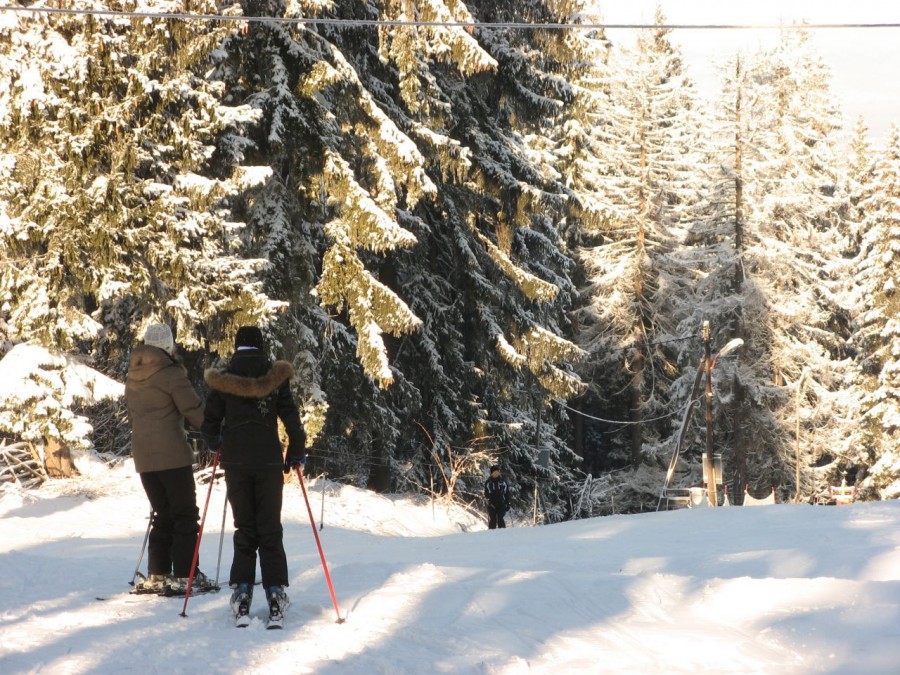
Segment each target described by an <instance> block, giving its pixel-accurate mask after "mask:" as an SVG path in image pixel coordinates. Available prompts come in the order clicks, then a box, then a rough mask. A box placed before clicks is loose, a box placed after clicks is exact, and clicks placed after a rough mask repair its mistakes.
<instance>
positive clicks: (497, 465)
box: [491, 464, 500, 473]
mask: <svg viewBox="0 0 900 675" xmlns="http://www.w3.org/2000/svg"><path fill="white" fill-rule="evenodd" d="M499 470H500V465H499V464H494V465H492V466H491V473H494V472H495V471H499Z"/></svg>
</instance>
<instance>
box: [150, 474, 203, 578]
mask: <svg viewBox="0 0 900 675" xmlns="http://www.w3.org/2000/svg"><path fill="white" fill-rule="evenodd" d="M140 476H141V484H143V486H144V492H146V493H147V499H149V500H150V507H151V508H152V509H153V521H152V523H151V525H150V541H149V547H148V553H147V572H148V574H172V575H174V576H176V577H187V576H190V570H191V560H192V559H193V557H194V548H195V546H196V545H197V531H198V530H199V529H200V526H199V522H200V510H199V509H198V508H197V491H196V488H195V487H194V473H193V471H192V469H191V467H190V466H183V467H179V468H177V469H166V470H165V471H148V472H146V473H142V474H140Z"/></svg>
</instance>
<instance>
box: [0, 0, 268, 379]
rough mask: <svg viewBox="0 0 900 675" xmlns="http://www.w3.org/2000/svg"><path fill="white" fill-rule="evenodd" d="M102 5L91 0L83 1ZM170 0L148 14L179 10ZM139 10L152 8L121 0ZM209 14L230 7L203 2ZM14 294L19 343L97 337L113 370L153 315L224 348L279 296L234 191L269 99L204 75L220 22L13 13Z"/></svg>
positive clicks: (86, 341) (3, 82)
mask: <svg viewBox="0 0 900 675" xmlns="http://www.w3.org/2000/svg"><path fill="white" fill-rule="evenodd" d="M67 7H69V8H71V9H91V8H92V7H94V4H93V3H91V2H84V1H80V0H79V1H77V2H75V3H74V4H68V5H67ZM180 7H181V6H180V5H177V6H176V5H172V4H171V3H168V2H160V3H157V4H154V5H152V6H147V5H146V4H142V5H141V9H142V10H144V11H148V10H153V9H157V10H160V11H165V10H172V9H180ZM121 9H123V10H135V9H137V5H135V4H134V3H128V2H126V3H125V4H123V5H121ZM192 9H193V10H194V11H198V12H205V13H215V11H216V6H215V5H214V4H209V3H204V2H200V3H199V4H194V5H193V6H192ZM0 21H2V24H0V92H2V93H0V138H2V144H0V145H2V150H0V167H2V169H0V258H2V259H0V297H2V303H3V310H2V311H3V312H4V315H5V320H6V322H7V326H8V333H9V337H10V339H13V340H33V341H37V342H40V343H42V344H44V345H46V346H48V347H52V348H58V349H63V350H68V349H76V350H84V351H90V350H91V349H92V348H97V349H98V350H99V353H101V354H103V355H105V357H106V358H107V359H108V361H109V367H111V368H113V369H116V368H117V367H121V366H122V364H123V363H124V353H125V352H126V351H127V349H128V348H129V347H130V345H131V344H133V342H134V340H135V338H136V337H139V336H140V333H141V331H142V329H143V327H144V325H145V324H146V322H147V321H149V320H152V319H156V320H165V321H167V322H170V323H172V324H173V326H174V327H175V328H176V330H177V339H178V341H179V343H180V344H182V345H184V346H185V347H186V348H187V349H192V350H195V349H199V348H207V347H208V348H212V349H222V348H225V347H227V345H228V342H227V340H228V337H229V336H230V335H232V334H233V331H234V328H235V327H236V326H237V325H240V324H242V323H246V322H257V321H259V320H264V319H267V318H268V317H270V316H271V315H272V314H273V313H274V311H275V310H276V309H277V308H278V305H277V304H276V303H272V302H270V301H269V299H268V298H267V297H266V295H265V294H264V293H263V292H262V290H261V288H260V286H259V283H258V281H257V280H256V273H257V271H259V270H260V269H261V268H263V267H265V265H266V264H267V263H266V261H265V260H258V259H251V258H248V257H246V256H244V255H243V254H242V247H241V241H240V231H241V229H242V228H243V225H242V224H241V223H238V222H235V221H233V220H232V218H231V216H230V213H229V210H228V203H229V200H230V199H231V198H232V197H233V196H234V195H235V194H237V193H239V192H240V191H241V190H242V189H243V186H242V184H241V181H240V176H236V175H235V174H234V173H233V172H232V168H231V163H230V161H229V160H232V159H234V157H235V156H240V154H241V152H242V147H243V141H242V135H243V130H244V129H245V128H246V125H247V124H248V123H250V122H252V121H254V119H255V117H256V114H257V113H256V111H254V110H253V109H252V108H251V107H249V106H247V105H243V106H228V105H223V104H222V103H221V102H220V99H219V93H220V91H221V85H220V84H217V83H216V82H214V81H210V80H208V79H207V78H206V77H205V73H206V72H207V71H208V70H209V68H210V65H212V63H213V61H214V60H215V58H216V57H217V56H216V55H217V54H218V52H216V51H215V48H216V47H217V46H218V44H219V43H220V42H221V40H222V38H223V37H224V35H225V33H226V31H227V30H228V28H227V27H226V26H221V25H216V24H213V23H210V22H199V21H198V22H184V21H174V20H137V19H127V18H98V17H92V16H73V15H52V14H36V15H28V14H13V13H5V14H3V16H2V18H0Z"/></svg>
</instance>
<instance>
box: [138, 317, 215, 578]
mask: <svg viewBox="0 0 900 675" xmlns="http://www.w3.org/2000/svg"><path fill="white" fill-rule="evenodd" d="M174 354H175V340H174V338H173V336H172V331H171V329H170V328H169V327H168V326H167V325H165V324H162V323H156V324H152V325H151V326H149V327H148V328H147V332H146V333H145V335H144V344H142V345H139V346H137V347H135V348H134V350H133V351H132V352H131V356H130V358H129V361H128V377H127V379H126V380H125V402H126V404H127V406H128V416H129V418H130V420H131V454H132V456H133V457H134V468H135V470H136V471H137V472H138V474H140V478H141V483H142V484H143V486H144V491H145V492H146V493H147V499H148V500H149V501H150V507H151V508H152V509H153V517H152V522H151V527H150V539H149V551H148V563H147V572H148V576H147V578H146V580H144V581H142V582H141V584H139V585H138V586H137V587H136V592H144V593H160V594H164V595H181V594H184V592H185V591H186V590H187V580H188V577H189V575H190V572H191V569H190V567H191V560H192V558H193V555H194V546H195V544H196V542H197V531H198V529H199V525H198V523H199V518H200V513H199V510H198V509H197V492H196V487H195V485H194V474H193V470H192V464H193V462H194V455H193V452H192V451H191V448H190V446H189V445H188V442H187V438H186V436H185V431H184V421H185V419H187V421H188V422H189V423H190V424H191V426H193V427H195V428H197V429H199V428H200V425H201V424H202V423H203V403H202V401H201V400H200V397H199V396H198V395H197V392H196V391H194V387H193V386H192V385H191V382H190V380H189V379H188V377H187V373H186V372H185V369H184V367H183V366H182V365H181V364H180V363H179V362H178V361H176V360H175V357H174ZM208 585H210V582H209V580H208V579H207V578H206V577H205V575H203V574H202V573H200V572H199V571H198V572H197V573H196V575H195V577H194V588H193V589H192V591H194V590H195V589H196V590H203V589H204V588H205V586H208Z"/></svg>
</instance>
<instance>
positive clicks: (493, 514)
mask: <svg viewBox="0 0 900 675" xmlns="http://www.w3.org/2000/svg"><path fill="white" fill-rule="evenodd" d="M487 512H488V529H489V530H496V529H497V528H498V527H501V528H503V527H506V521H505V520H503V516H505V515H506V511H505V510H497V509H495V508H494V507H493V506H491V505H490V504H488V508H487Z"/></svg>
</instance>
